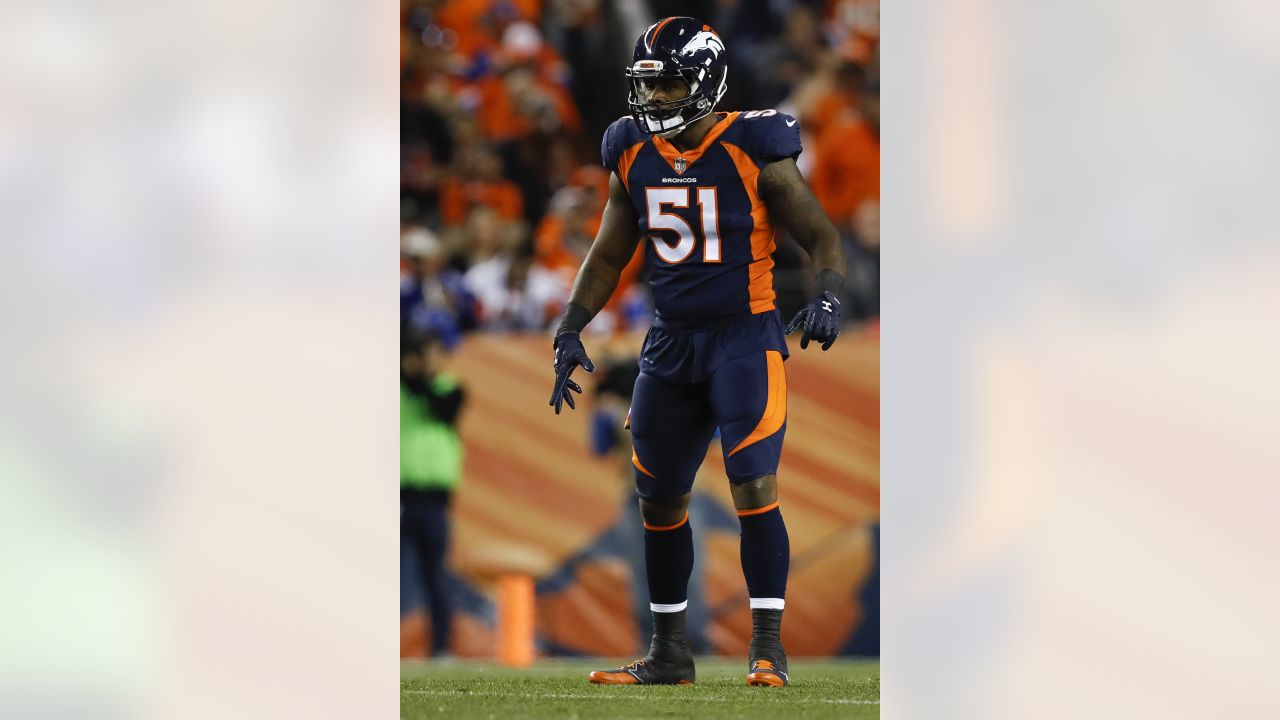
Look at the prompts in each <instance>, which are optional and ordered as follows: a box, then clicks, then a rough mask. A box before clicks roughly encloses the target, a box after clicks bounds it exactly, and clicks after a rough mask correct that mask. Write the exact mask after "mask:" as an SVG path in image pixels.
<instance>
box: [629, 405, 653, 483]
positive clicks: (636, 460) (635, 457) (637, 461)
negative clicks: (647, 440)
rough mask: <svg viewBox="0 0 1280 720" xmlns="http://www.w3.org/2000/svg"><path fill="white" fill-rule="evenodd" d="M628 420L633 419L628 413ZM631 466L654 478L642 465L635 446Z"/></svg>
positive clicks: (632, 450) (632, 451) (632, 449)
mask: <svg viewBox="0 0 1280 720" xmlns="http://www.w3.org/2000/svg"><path fill="white" fill-rule="evenodd" d="M627 419H628V420H629V419H631V413H627ZM631 464H632V465H635V466H636V469H637V470H639V471H640V472H642V473H644V474H645V475H648V476H649V477H654V475H653V473H651V472H649V470H648V468H646V467H645V466H644V465H641V464H640V456H639V455H637V454H636V449H635V447H634V446H632V448H631ZM655 479H656V478H655Z"/></svg>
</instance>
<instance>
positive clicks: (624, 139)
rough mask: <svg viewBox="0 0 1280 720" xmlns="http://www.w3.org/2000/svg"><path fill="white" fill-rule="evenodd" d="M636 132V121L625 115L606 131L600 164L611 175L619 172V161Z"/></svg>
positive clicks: (602, 141)
mask: <svg viewBox="0 0 1280 720" xmlns="http://www.w3.org/2000/svg"><path fill="white" fill-rule="evenodd" d="M634 131H635V120H633V119H632V118H631V116H630V115H623V116H622V117H620V118H618V119H617V120H614V121H613V124H612V125H610V126H609V127H608V128H607V129H606V130H605V131H604V139H603V140H601V141H600V162H601V163H603V164H604V167H605V169H606V170H608V171H609V172H611V173H616V172H618V159H619V158H621V157H622V152H623V151H624V150H626V149H627V147H628V146H629V145H630V144H631V143H630V142H628V140H630V137H631V135H633V134H634Z"/></svg>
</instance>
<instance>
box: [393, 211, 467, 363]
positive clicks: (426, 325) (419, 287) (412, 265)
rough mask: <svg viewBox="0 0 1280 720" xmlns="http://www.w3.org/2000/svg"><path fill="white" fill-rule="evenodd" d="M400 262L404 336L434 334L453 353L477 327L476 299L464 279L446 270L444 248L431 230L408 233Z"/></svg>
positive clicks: (403, 240)
mask: <svg viewBox="0 0 1280 720" xmlns="http://www.w3.org/2000/svg"><path fill="white" fill-rule="evenodd" d="M400 258H401V263H402V264H403V272H402V273H401V276H400V330H401V333H424V332H432V333H435V334H437V335H438V336H440V338H441V340H442V342H443V343H444V345H445V346H446V347H447V348H450V349H452V348H453V347H454V346H456V345H457V344H458V341H459V340H461V338H462V333H463V332H464V331H467V330H472V329H474V328H475V327H476V315H475V297H474V296H473V295H472V293H471V291H470V290H468V289H467V286H466V283H465V282H463V279H462V275H461V274H459V273H458V272H457V271H456V270H453V269H451V268H447V267H445V264H444V261H445V254H444V248H443V247H442V246H441V244H440V241H439V240H438V239H437V238H436V236H435V234H434V233H432V232H431V231H430V230H427V229H425V228H421V227H413V226H411V227H410V228H409V229H408V230H406V231H405V233H404V235H403V237H402V239H401V246H400Z"/></svg>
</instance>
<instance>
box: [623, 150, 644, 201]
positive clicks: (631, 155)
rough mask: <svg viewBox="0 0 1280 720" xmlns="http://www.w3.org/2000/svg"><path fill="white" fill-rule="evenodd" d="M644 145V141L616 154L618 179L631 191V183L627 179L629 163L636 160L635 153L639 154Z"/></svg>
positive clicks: (629, 171) (629, 170)
mask: <svg viewBox="0 0 1280 720" xmlns="http://www.w3.org/2000/svg"><path fill="white" fill-rule="evenodd" d="M642 147H644V141H641V142H638V143H636V144H635V145H632V146H631V147H629V148H627V149H626V150H623V151H622V154H621V155H619V156H618V179H619V180H621V181H622V187H624V188H626V189H627V192H631V183H630V182H629V181H628V180H627V175H629V174H631V163H633V162H635V161H636V155H639V154H640V148H642Z"/></svg>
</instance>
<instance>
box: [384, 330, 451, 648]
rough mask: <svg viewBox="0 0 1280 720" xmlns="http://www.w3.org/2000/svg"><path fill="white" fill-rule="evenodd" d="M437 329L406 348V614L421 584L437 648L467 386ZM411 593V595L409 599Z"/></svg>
mask: <svg viewBox="0 0 1280 720" xmlns="http://www.w3.org/2000/svg"><path fill="white" fill-rule="evenodd" d="M443 353H444V347H443V343H442V341H441V339H440V337H439V336H438V335H435V334H425V335H410V336H409V337H408V338H407V339H406V340H404V341H402V344H401V350H400V586H401V599H402V600H401V616H403V615H404V614H405V613H406V612H407V611H408V610H411V609H414V607H415V606H414V604H413V602H412V598H413V597H414V595H413V594H410V593H409V592H408V591H409V589H410V588H414V587H416V586H418V585H419V584H420V585H421V587H422V589H423V591H424V592H423V594H424V595H425V600H426V603H427V606H428V608H429V610H430V615H431V645H430V647H431V656H432V657H440V656H441V655H447V654H448V653H449V637H450V630H451V627H452V622H453V608H452V604H451V602H450V598H449V593H448V588H447V586H446V577H445V551H446V549H447V547H448V539H449V504H450V500H451V499H452V497H453V491H454V489H455V488H457V486H458V481H459V480H460V479H461V476H462V441H461V440H460V439H459V437H458V430H457V421H458V415H459V413H460V412H461V411H462V405H463V402H464V400H465V395H464V393H463V389H462V387H461V386H460V385H459V384H458V381H457V380H456V379H455V378H454V377H453V376H451V375H449V374H447V373H444V372H442V371H441V361H442V359H443ZM406 598H408V599H409V600H408V601H406Z"/></svg>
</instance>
